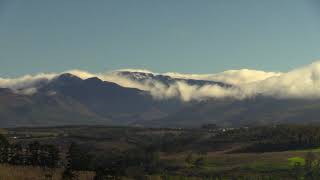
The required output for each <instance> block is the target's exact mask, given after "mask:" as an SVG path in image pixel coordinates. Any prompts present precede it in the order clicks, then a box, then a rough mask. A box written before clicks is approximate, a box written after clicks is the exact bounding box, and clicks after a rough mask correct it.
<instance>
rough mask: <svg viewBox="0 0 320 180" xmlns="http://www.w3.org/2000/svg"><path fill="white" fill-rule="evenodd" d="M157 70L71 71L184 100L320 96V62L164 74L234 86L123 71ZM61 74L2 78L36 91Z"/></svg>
mask: <svg viewBox="0 0 320 180" xmlns="http://www.w3.org/2000/svg"><path fill="white" fill-rule="evenodd" d="M123 71H127V72H143V73H153V72H151V71H148V70H135V69H122V70H118V71H113V72H107V73H90V72H86V71H81V70H70V71H67V72H68V73H71V74H74V75H76V76H78V77H80V78H82V79H87V78H91V77H98V78H100V79H101V80H104V81H110V82H114V83H117V84H119V85H121V86H123V87H130V88H137V89H141V90H145V91H149V92H150V94H151V95H152V96H153V97H154V98H156V99H166V98H173V97H178V98H180V99H181V100H183V101H190V100H204V99H207V98H221V97H232V98H239V99H242V98H246V97H252V96H255V95H258V94H261V95H266V96H272V97H276V98H320V62H315V63H312V64H310V65H308V66H305V67H302V68H298V69H295V70H292V71H289V72H286V73H280V72H264V71H258V70H249V69H241V70H228V71H224V72H222V73H217V74H181V73H172V72H171V73H163V74H162V75H167V76H171V77H174V78H180V79H197V80H210V81H218V82H224V83H227V84H232V85H233V86H232V87H221V86H218V85H203V86H198V85H190V84H187V83H186V82H185V81H177V82H175V83H172V84H170V85H168V84H165V83H163V82H161V81H157V80H154V79H152V78H146V79H143V80H140V81H137V80H134V79H131V78H128V77H127V76H124V75H123V74H122V73H119V72H123ZM59 74H61V73H51V74H45V73H42V74H38V75H26V76H23V77H19V78H13V79H9V78H0V87H7V88H11V89H14V90H16V91H19V92H20V93H24V94H32V93H35V92H36V85H37V83H39V82H40V81H49V80H51V79H52V78H54V77H56V76H58V75H59ZM153 74H154V75H160V73H153Z"/></svg>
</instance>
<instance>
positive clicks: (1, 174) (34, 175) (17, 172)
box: [0, 164, 94, 180]
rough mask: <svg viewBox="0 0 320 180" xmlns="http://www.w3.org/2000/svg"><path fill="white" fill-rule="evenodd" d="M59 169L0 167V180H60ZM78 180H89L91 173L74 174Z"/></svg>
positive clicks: (92, 174) (92, 176)
mask: <svg viewBox="0 0 320 180" xmlns="http://www.w3.org/2000/svg"><path fill="white" fill-rule="evenodd" d="M61 174H62V170H61V169H42V168H39V167H31V166H12V165H6V164H2V165H0V180H44V179H50V180H51V179H52V180H61ZM76 174H77V175H78V177H79V180H91V179H93V178H94V173H93V172H76Z"/></svg>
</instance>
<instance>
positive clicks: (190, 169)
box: [0, 126, 320, 180]
mask: <svg viewBox="0 0 320 180" xmlns="http://www.w3.org/2000/svg"><path fill="white" fill-rule="evenodd" d="M245 132H246V131H244V133H245ZM3 134H5V136H6V137H7V139H8V140H9V141H10V143H12V144H17V143H22V144H23V143H29V142H33V141H38V142H40V143H42V144H53V145H55V146H56V147H59V150H60V154H61V157H65V154H64V153H65V152H66V151H67V149H68V147H69V145H70V142H76V143H77V144H78V145H79V147H81V148H83V150H84V151H85V152H86V153H88V154H89V155H91V156H94V155H103V154H108V152H112V151H120V152H121V151H127V150H130V149H133V148H142V147H145V146H146V145H150V144H151V145H157V146H156V147H157V148H158V149H159V158H160V162H161V163H160V164H161V167H162V168H164V171H163V172H165V173H167V174H170V175H177V176H180V175H181V176H193V177H196V176H202V177H203V176H206V175H208V176H211V175H217V174H218V175H220V174H223V175H236V176H237V175H239V176H242V175H246V174H250V175H255V174H259V175H261V174H262V175H270V174H272V175H275V176H277V177H289V176H291V174H292V173H293V169H294V166H295V165H296V164H297V163H299V164H300V165H302V166H303V165H304V164H305V157H306V155H307V153H308V152H310V151H312V152H313V153H314V154H315V155H316V156H317V157H320V148H313V149H299V150H290V151H276V152H264V153H262V152H261V153H260V152H250V151H248V152H241V151H234V150H235V149H238V148H239V147H246V146H247V145H248V142H246V141H241V139H240V140H239V141H238V140H237V139H236V140H235V139H232V138H234V137H236V138H237V137H241V136H239V135H238V134H236V135H234V136H223V137H222V138H220V137H219V136H216V134H215V133H214V132H211V131H206V130H201V129H195V130H192V131H190V130H188V129H186V130H180V129H148V128H136V127H134V128H128V127H85V126H84V127H81V126H80V127H55V128H17V129H5V130H3ZM248 134H249V133H248ZM245 135H246V134H245ZM253 137H255V136H253ZM255 142H256V141H253V142H252V144H253V143H255ZM249 143H251V142H249ZM202 150H204V151H202ZM190 154H192V157H193V162H194V161H196V159H197V158H203V162H202V163H201V165H200V166H196V165H195V164H193V163H190V162H188V161H187V160H186V159H187V157H188V156H189V155H190ZM97 157H100V156H97ZM317 159H320V158H317ZM60 167H61V166H60ZM90 170H92V169H90ZM61 173H62V170H61V169H51V170H50V169H41V168H37V167H22V166H10V165H1V166H0V180H2V179H5V180H7V179H9V180H10V179H45V177H46V176H47V177H50V176H52V179H61ZM78 174H79V178H80V179H93V176H94V173H93V172H92V171H91V172H90V171H86V172H78ZM159 178H160V177H159V176H153V177H152V178H151V179H152V180H153V179H159ZM178 179H179V178H178ZM283 179H284V178H283Z"/></svg>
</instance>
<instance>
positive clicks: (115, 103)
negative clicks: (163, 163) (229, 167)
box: [0, 71, 320, 127]
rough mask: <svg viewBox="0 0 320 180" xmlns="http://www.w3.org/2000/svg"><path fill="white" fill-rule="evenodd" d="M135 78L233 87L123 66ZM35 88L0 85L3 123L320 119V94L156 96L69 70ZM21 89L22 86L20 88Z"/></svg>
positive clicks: (176, 123) (124, 73) (134, 123)
mask: <svg viewBox="0 0 320 180" xmlns="http://www.w3.org/2000/svg"><path fill="white" fill-rule="evenodd" d="M117 73H118V75H121V76H122V77H125V78H127V79H129V80H131V81H133V82H137V83H148V84H149V85H151V86H156V84H152V83H153V82H161V84H162V85H164V86H168V87H169V86H170V85H171V84H174V83H177V82H183V83H185V84H187V85H189V86H191V87H193V86H206V85H208V86H218V87H223V88H235V87H234V85H230V84H227V83H224V82H218V81H211V80H197V79H182V78H174V77H171V76H166V75H161V74H153V73H147V72H131V71H121V72H117ZM33 87H34V88H35V89H36V90H35V92H33V93H31V94H23V93H19V92H17V91H16V90H14V89H9V88H0V126H1V127H18V126H61V125H125V126H147V127H198V126H201V125H203V124H209V123H214V124H217V125H219V126H224V127H239V126H255V125H265V124H277V123H288V122H291V123H311V122H312V123H316V122H320V120H319V118H318V117H319V116H320V111H319V109H320V100H317V99H297V98H280V99H279V98H274V97H271V96H265V95H257V96H254V97H250V98H244V99H237V98H230V97H225V98H207V99H205V100H199V101H198V100H190V101H183V100H181V99H180V98H177V97H172V98H163V99H157V98H155V97H154V96H153V95H152V94H151V93H150V92H149V91H147V90H141V89H137V88H128V87H123V86H120V85H118V84H116V83H113V82H108V81H103V80H101V79H99V78H97V77H91V78H86V79H83V78H80V77H78V76H76V75H73V74H70V73H64V74H60V75H58V76H55V77H54V78H52V79H50V80H41V81H37V83H35V84H33ZM20 90H21V89H20Z"/></svg>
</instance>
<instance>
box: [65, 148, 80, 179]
mask: <svg viewBox="0 0 320 180" xmlns="http://www.w3.org/2000/svg"><path fill="white" fill-rule="evenodd" d="M74 148H75V144H74V143H71V145H70V147H69V150H68V152H67V156H66V160H67V163H66V165H65V168H64V171H63V173H62V179H63V180H75V179H78V177H77V175H76V174H75V173H74V172H73V166H72V164H73V162H72V151H73V149H74Z"/></svg>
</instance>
